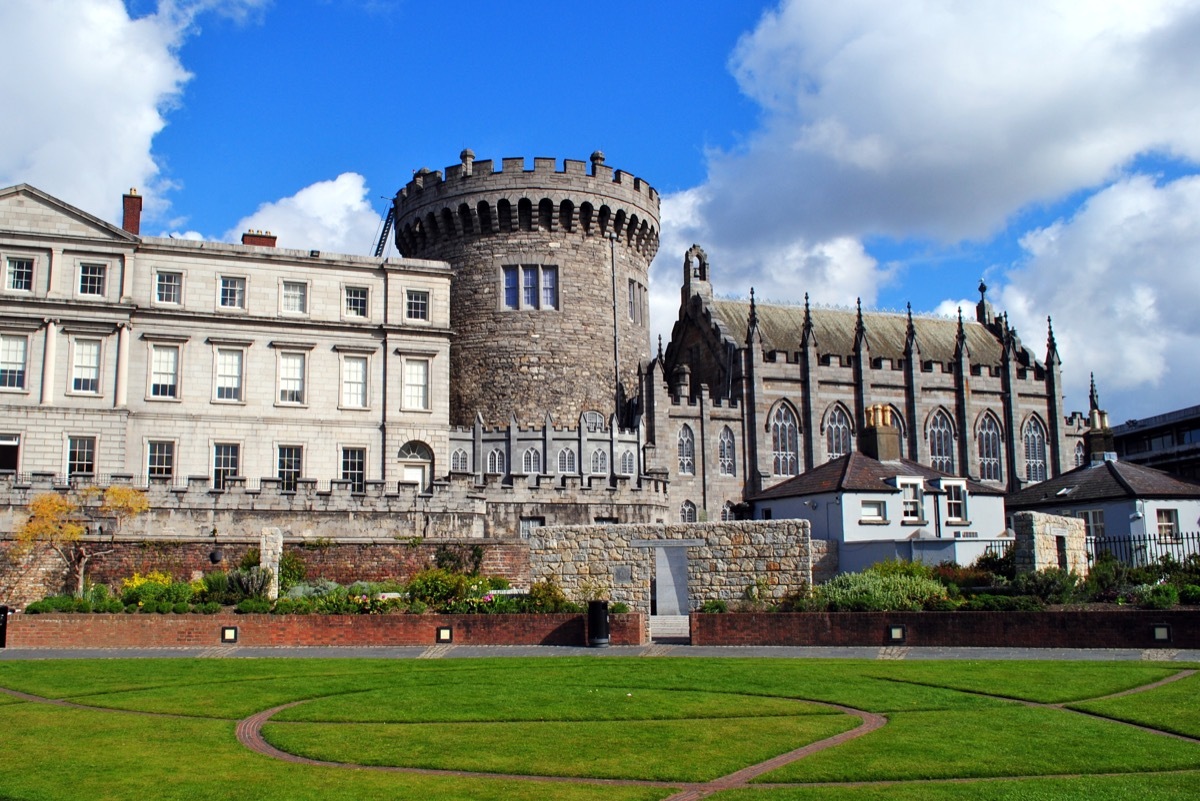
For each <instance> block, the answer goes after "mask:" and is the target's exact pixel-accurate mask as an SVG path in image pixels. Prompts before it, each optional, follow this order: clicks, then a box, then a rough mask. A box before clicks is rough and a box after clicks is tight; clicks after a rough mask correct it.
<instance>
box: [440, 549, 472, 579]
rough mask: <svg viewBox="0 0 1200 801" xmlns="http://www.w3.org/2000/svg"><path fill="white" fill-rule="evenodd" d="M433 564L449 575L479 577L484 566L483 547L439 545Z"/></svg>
mask: <svg viewBox="0 0 1200 801" xmlns="http://www.w3.org/2000/svg"><path fill="white" fill-rule="evenodd" d="M433 563H434V565H436V566H437V568H438V569H439V570H444V571H446V572H447V573H465V574H467V575H470V576H477V575H479V567H480V565H482V564H483V546H482V545H439V546H438V547H437V550H436V551H434V553H433Z"/></svg>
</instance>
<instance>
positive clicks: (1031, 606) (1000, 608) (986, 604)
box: [959, 593, 1042, 612]
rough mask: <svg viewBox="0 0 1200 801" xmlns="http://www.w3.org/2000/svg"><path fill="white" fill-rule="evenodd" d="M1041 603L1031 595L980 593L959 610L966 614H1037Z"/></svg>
mask: <svg viewBox="0 0 1200 801" xmlns="http://www.w3.org/2000/svg"><path fill="white" fill-rule="evenodd" d="M1041 608H1042V602H1041V601H1039V600H1038V599H1037V598H1035V597H1033V596H1032V595H992V594H990V593H980V594H979V595H976V596H975V597H973V598H970V599H968V600H967V601H965V602H964V603H963V604H962V606H960V607H959V609H962V610H964V611H967V612H1037V611H1040V610H1041Z"/></svg>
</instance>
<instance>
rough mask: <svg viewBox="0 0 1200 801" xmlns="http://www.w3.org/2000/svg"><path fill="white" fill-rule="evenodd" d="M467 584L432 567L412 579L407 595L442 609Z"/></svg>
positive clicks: (452, 574)
mask: <svg viewBox="0 0 1200 801" xmlns="http://www.w3.org/2000/svg"><path fill="white" fill-rule="evenodd" d="M466 583H467V582H466V577H465V576H462V575H461V574H457V573H451V572H450V571H448V570H446V569H444V568H440V567H431V568H427V569H425V570H422V571H421V572H420V573H417V574H416V575H415V576H413V577H412V579H411V580H410V581H409V582H408V588H407V593H408V597H409V599H410V600H413V601H421V602H422V603H425V604H428V605H429V606H431V607H433V608H434V609H441V608H443V607H444V606H446V605H447V604H449V603H451V602H452V601H454V600H455V599H457V598H459V597H460V596H462V595H463V591H464V588H465V585H466ZM564 599H565V596H564Z"/></svg>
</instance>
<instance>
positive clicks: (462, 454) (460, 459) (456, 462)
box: [450, 448, 471, 473]
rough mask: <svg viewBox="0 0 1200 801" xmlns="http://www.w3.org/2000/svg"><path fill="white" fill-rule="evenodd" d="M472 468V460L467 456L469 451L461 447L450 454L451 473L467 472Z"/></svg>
mask: <svg viewBox="0 0 1200 801" xmlns="http://www.w3.org/2000/svg"><path fill="white" fill-rule="evenodd" d="M470 469H471V461H470V459H469V458H468V457H467V452H466V451H465V450H463V449H462V448H459V449H458V450H456V451H455V452H454V453H452V454H450V472H451V473H466V472H467V471H468V470H470Z"/></svg>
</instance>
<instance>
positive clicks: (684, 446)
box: [679, 424, 696, 476]
mask: <svg viewBox="0 0 1200 801" xmlns="http://www.w3.org/2000/svg"><path fill="white" fill-rule="evenodd" d="M679 472H680V473H681V474H683V475H685V476H694V475H695V474H696V436H695V435H694V434H693V433H692V427H691V426H689V425H687V424H684V426H683V428H681V429H679Z"/></svg>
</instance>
